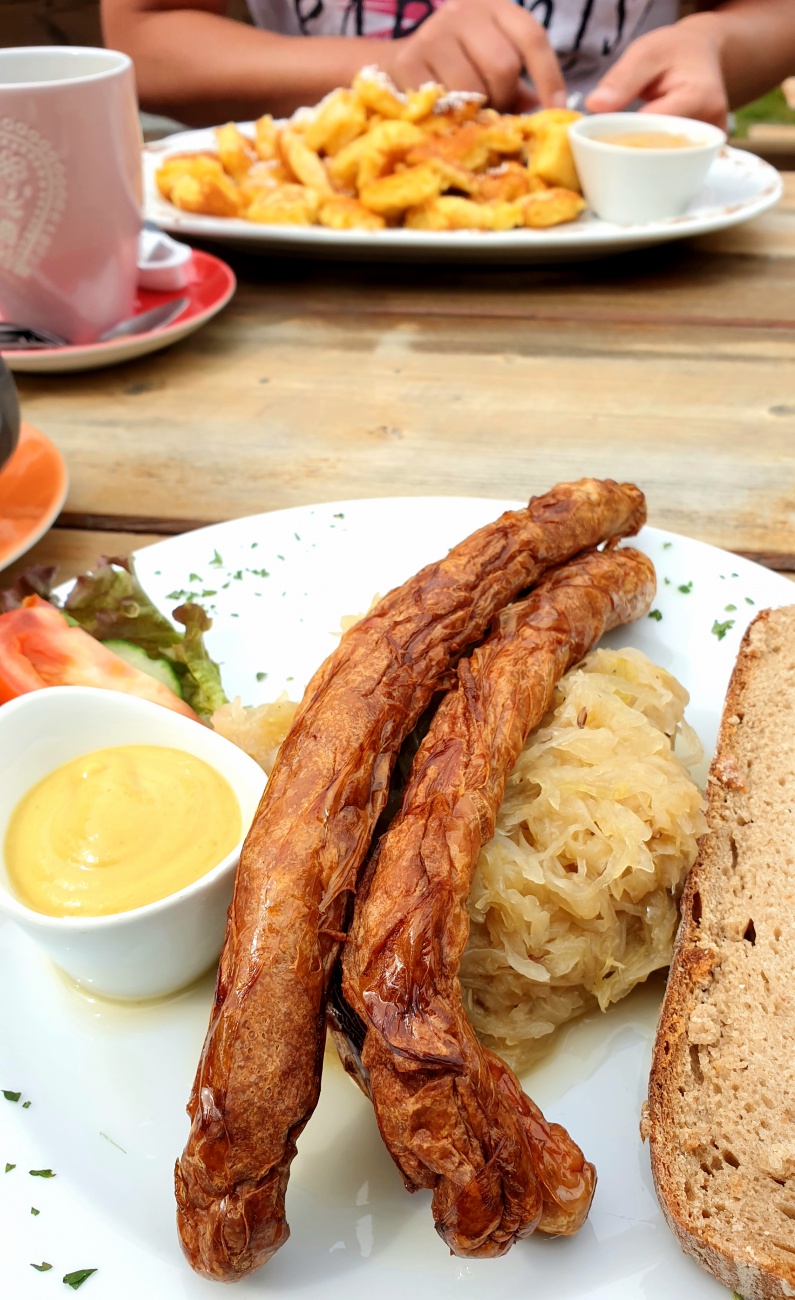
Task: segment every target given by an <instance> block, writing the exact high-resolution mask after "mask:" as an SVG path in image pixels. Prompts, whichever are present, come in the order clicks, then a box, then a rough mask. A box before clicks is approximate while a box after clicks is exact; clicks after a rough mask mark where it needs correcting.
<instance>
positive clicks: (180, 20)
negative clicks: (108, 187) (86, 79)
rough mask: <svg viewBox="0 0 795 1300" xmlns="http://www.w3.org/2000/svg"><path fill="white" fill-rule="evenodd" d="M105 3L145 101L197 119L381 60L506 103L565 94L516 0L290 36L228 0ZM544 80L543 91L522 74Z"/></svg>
mask: <svg viewBox="0 0 795 1300" xmlns="http://www.w3.org/2000/svg"><path fill="white" fill-rule="evenodd" d="M188 5H189V7H185V0H102V22H103V30H104V35H105V42H106V44H107V45H109V46H111V47H112V48H114V49H118V50H123V51H124V52H125V53H126V54H129V55H130V57H131V58H132V60H133V63H134V64H135V74H136V80H137V83H138V94H139V97H140V100H141V105H142V107H144V108H146V109H149V110H150V111H152V112H161V113H167V114H170V115H172V116H174V117H178V118H180V119H181V120H182V121H184V122H187V123H189V124H193V125H204V124H212V123H215V122H220V121H223V120H225V119H227V118H236V119H245V118H251V117H256V116H259V114H261V113H263V112H272V113H276V114H279V115H281V114H287V113H290V112H292V111H293V109H295V108H297V107H299V106H300V105H302V104H314V103H316V102H317V101H318V100H319V99H321V98H322V96H323V95H325V94H326V93H327V92H328V91H329V90H333V89H334V88H335V87H337V86H345V85H350V83H351V81H352V80H353V77H354V76H355V74H356V73H357V72H358V71H359V69H360V68H362V67H364V66H365V65H366V64H368V63H376V62H377V63H378V64H379V65H380V66H381V67H382V68H383V69H384V71H385V72H388V73H389V74H390V75H391V76H392V77H393V79H394V80H395V82H396V83H397V85H398V86H399V87H400V88H401V89H409V88H414V87H416V86H419V85H421V84H422V82H423V81H427V80H431V79H434V80H437V81H440V82H442V84H443V85H445V86H447V88H448V89H450V90H476V91H481V92H483V93H484V94H487V95H488V96H489V98H490V99H491V102H492V103H493V104H494V105H495V107H497V108H499V109H508V108H512V107H513V106H514V105H516V106H517V107H520V108H521V107H526V106H528V104H529V103H530V102H539V101H540V102H541V103H542V104H545V105H546V104H558V103H562V102H564V101H565V87H564V83H563V77H562V75H561V72H560V68H559V66H558V61H557V58H556V57H555V54H554V52H553V50H552V47H551V46H550V44H549V41H548V40H547V36H546V32H545V31H544V29H543V27H542V26H541V25H540V23H537V22H536V20H535V19H534V18H533V17H532V16H531V15H530V14H529V13H528V12H527V11H526V10H524V9H522V8H521V6H519V5H516V4H514V3H513V0H447V3H446V4H444V5H442V7H441V8H440V9H439V10H438V12H437V13H435V14H434V15H433V16H432V17H430V18H429V19H427V21H426V22H424V23H423V24H422V26H421V27H419V28H418V29H417V31H416V32H414V33H413V34H412V35H411V36H408V37H405V38H404V39H402V40H399V41H378V42H374V41H371V40H366V39H363V38H361V37H351V38H347V37H344V38H342V37H327V36H312V37H305V36H282V35H279V34H276V33H274V32H265V31H259V30H257V29H256V28H252V27H248V26H246V25H245V24H243V23H237V22H234V21H233V20H231V19H229V18H227V17H226V16H225V0H188ZM523 70H525V71H527V73H528V74H529V75H530V77H531V78H532V80H533V82H534V84H535V88H536V92H537V95H536V97H533V98H532V100H531V97H530V96H529V95H528V93H527V91H526V89H525V88H524V86H523V83H522V81H521V76H522V72H523Z"/></svg>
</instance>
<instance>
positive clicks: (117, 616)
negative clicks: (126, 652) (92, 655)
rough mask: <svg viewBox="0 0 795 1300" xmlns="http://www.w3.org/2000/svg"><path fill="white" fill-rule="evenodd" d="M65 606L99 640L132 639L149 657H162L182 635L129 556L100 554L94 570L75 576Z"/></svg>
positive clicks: (85, 629)
mask: <svg viewBox="0 0 795 1300" xmlns="http://www.w3.org/2000/svg"><path fill="white" fill-rule="evenodd" d="M64 609H65V610H66V612H67V614H70V615H71V617H72V618H73V619H74V620H75V622H76V623H79V624H80V626H81V627H82V628H83V630H84V631H86V632H90V633H91V635H92V636H94V637H96V638H97V640H98V641H114V640H115V641H131V642H132V643H133V645H137V646H140V647H141V649H142V650H145V651H146V653H147V654H148V655H149V657H150V659H160V658H162V657H163V655H164V653H165V651H166V649H167V648H168V647H169V646H172V645H175V644H176V643H177V642H178V641H181V639H182V634H181V633H180V632H178V631H177V629H176V628H175V627H174V626H173V624H172V623H170V622H169V620H168V619H167V618H166V616H165V614H161V613H160V610H159V609H158V608H157V606H156V605H154V604H153V603H152V601H151V600H150V598H149V597H148V596H147V594H146V592H145V591H144V589H143V587H142V586H141V584H140V582H139V581H138V578H137V576H136V573H135V569H134V568H133V563H132V560H130V559H128V558H126V557H115V556H112V557H107V556H104V555H103V556H101V557H100V560H99V563H98V565H97V567H96V569H95V570H94V571H93V572H91V573H85V574H83V576H82V577H80V578H77V579H76V581H75V585H74V586H73V587H72V590H71V591H70V592H69V595H68V596H67V597H66V600H65V602H64Z"/></svg>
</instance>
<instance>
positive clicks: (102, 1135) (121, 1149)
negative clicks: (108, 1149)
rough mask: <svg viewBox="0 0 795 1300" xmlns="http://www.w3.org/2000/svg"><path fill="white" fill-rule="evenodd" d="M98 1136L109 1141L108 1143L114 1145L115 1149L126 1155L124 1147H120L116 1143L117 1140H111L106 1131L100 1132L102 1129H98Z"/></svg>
mask: <svg viewBox="0 0 795 1300" xmlns="http://www.w3.org/2000/svg"><path fill="white" fill-rule="evenodd" d="M99 1136H100V1137H101V1138H104V1139H105V1141H106V1142H110V1145H111V1146H112V1147H115V1148H116V1150H117V1151H121V1153H122V1155H123V1156H126V1154H127V1152H126V1151H125V1150H124V1147H120V1146H119V1144H118V1142H114V1141H113V1138H109V1137H108V1135H107V1133H103V1132H102V1129H100V1131H99Z"/></svg>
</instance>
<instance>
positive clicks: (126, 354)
mask: <svg viewBox="0 0 795 1300" xmlns="http://www.w3.org/2000/svg"><path fill="white" fill-rule="evenodd" d="M191 254H192V258H191V260H192V262H193V263H194V265H199V266H201V265H202V263H203V262H204V261H205V260H207V261H210V262H212V263H213V264H214V267H213V269H214V270H220V272H221V274H222V276H223V278H224V280H225V281H226V284H225V286H224V289H223V291H222V292H221V294H220V295H219V297H218V299H217V300H216V301H215V302H213V303H211V304H210V305H209V306H208V307H205V308H203V309H202V310H201V311H199V312H197V313H196V315H195V316H191V317H190V318H189V319H188V320H185V319H183V318H184V312H181V313H180V315H179V316H178V317H177V318H176V320H174V321H172V322H171V324H170V325H166V327H165V329H159V330H147V331H146V332H145V333H143V334H130V335H127V336H126V337H125V338H121V339H109V340H108V341H107V342H105V343H78V344H69V345H67V346H66V347H63V348H34V349H30V350H25V349H16V350H14V351H11V352H2V351H0V357H2V359H3V361H5V363H6V365H7V366H8V368H9V370H12V371H14V370H15V371H18V372H19V373H20V374H24V373H28V374H58V373H63V374H67V373H68V372H69V371H71V370H98V369H100V368H102V367H103V366H110V365H115V364H123V363H124V362H125V361H134V360H136V359H137V358H138V357H143V356H147V355H148V354H149V353H151V352H159V351H160V350H161V349H162V348H166V347H169V346H170V345H171V344H172V343H179V342H180V340H181V339H183V338H186V337H187V336H188V335H189V334H193V333H194V332H195V331H196V330H198V329H201V328H202V326H203V325H206V324H207V321H208V320H211V319H212V317H213V316H217V315H218V313H219V312H221V311H223V309H224V307H226V306H227V304H228V303H229V302H230V301H231V299H232V297H233V296H234V294H235V292H236V290H237V276H236V275H235V273H234V271H233V270H232V268H231V266H230V265H229V263H228V262H226V261H224V259H223V258H222V257H218V256H217V254H215V253H208V252H207V251H206V250H205V249H203V248H194V249H191ZM181 294H184V290H181V289H173V290H168V291H167V293H164V294H163V299H164V302H165V301H166V300H167V299H171V300H174V299H176V298H178V297H180V295H181Z"/></svg>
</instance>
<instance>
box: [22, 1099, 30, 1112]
mask: <svg viewBox="0 0 795 1300" xmlns="http://www.w3.org/2000/svg"><path fill="white" fill-rule="evenodd" d="M29 1106H30V1102H29V1101H23V1103H22V1109H23V1110H27V1109H28V1107H29Z"/></svg>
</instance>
